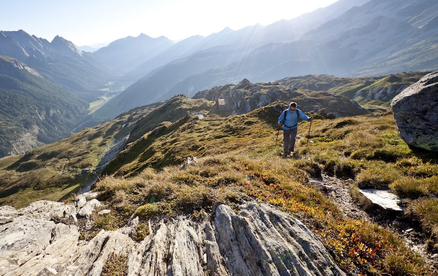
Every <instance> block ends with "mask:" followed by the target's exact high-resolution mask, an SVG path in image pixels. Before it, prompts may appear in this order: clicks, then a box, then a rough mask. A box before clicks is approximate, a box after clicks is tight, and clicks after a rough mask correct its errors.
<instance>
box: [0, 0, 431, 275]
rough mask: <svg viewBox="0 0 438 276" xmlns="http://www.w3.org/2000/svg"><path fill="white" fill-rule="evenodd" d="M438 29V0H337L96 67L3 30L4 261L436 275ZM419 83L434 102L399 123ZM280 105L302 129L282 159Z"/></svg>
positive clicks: (108, 53)
mask: <svg viewBox="0 0 438 276" xmlns="http://www.w3.org/2000/svg"><path fill="white" fill-rule="evenodd" d="M437 18H438V3H437V2H436V1H434V0H414V1H412V0H400V1H397V4H395V3H394V2H393V1H381V0H339V1H337V2H335V3H334V4H332V5H330V6H327V7H325V8H321V9H318V10H316V11H314V12H312V13H308V14H303V15H301V16H300V17H297V18H294V19H292V20H282V21H279V22H275V23H273V24H270V25H268V26H262V25H254V26H248V27H245V28H242V29H240V30H232V29H230V28H226V29H224V30H222V31H220V32H218V33H214V34H211V35H208V36H206V37H202V36H194V37H190V38H187V39H184V40H181V41H178V42H174V41H171V40H170V39H168V38H166V37H164V36H161V37H159V38H152V37H149V36H147V35H145V34H140V35H139V36H138V37H131V36H129V37H126V38H121V39H118V40H116V41H113V42H112V43H110V44H108V45H107V46H105V47H103V48H101V49H99V50H97V51H95V52H93V53H89V52H86V51H81V50H79V48H78V47H77V46H76V45H75V44H74V43H73V42H71V41H68V40H66V39H64V38H62V37H61V36H56V37H55V38H54V39H53V40H52V41H51V42H49V41H47V40H46V39H44V38H38V37H36V36H35V35H30V34H28V33H26V32H25V31H23V30H19V31H0V267H6V268H7V272H6V273H5V275H22V274H29V275H42V274H44V275H72V274H75V275H149V274H150V275H241V274H242V273H244V272H243V271H246V272H245V273H249V274H250V275H303V274H306V275H321V276H325V275H435V274H437V273H438V220H437V214H438V200H437V196H438V158H437V155H436V151H433V150H434V149H436V138H434V131H436V127H435V125H436V122H435V121H436V106H437V105H436V104H435V103H436V97H435V95H436V88H435V87H438V85H437V83H438V82H437V81H438V79H437V77H436V76H435V75H434V74H433V72H436V71H437V70H438V63H437V62H436V61H437V60H438V51H437V50H436V49H437V45H438V41H437V40H436V38H437V37H438V27H437V26H438V25H437V24H436V22H437ZM431 73H432V74H431ZM428 78H429V79H428ZM412 87H414V88H418V87H424V90H427V91H428V93H429V94H427V95H426V96H423V98H420V99H421V100H416V99H413V98H411V102H410V103H409V102H407V103H406V102H403V103H401V104H400V105H399V106H401V110H398V109H395V108H394V106H393V102H394V99H397V102H398V101H399V100H400V101H401V98H403V99H404V98H410V97H411V96H412V95H407V96H406V95H405V94H404V92H406V91H410V90H409V89H411V88H412ZM414 88H412V89H414ZM433 89H435V90H433ZM417 92H418V91H417ZM433 93H435V94H433ZM408 94H409V93H408ZM410 94H414V93H410ZM431 95H432V96H431ZM400 96H403V97H400ZM424 97H426V98H424ZM425 99H426V100H425ZM291 101H295V102H297V103H298V108H299V109H300V110H302V111H303V112H304V113H305V114H307V115H309V116H312V117H313V121H312V123H311V124H309V123H308V122H305V121H300V122H299V124H298V137H299V139H298V140H297V143H296V150H295V152H294V154H293V156H292V157H291V158H281V157H280V155H279V152H281V151H282V145H281V143H282V142H281V136H282V133H281V131H280V130H278V128H277V119H278V116H279V115H280V114H281V112H282V111H283V110H284V109H285V108H286V107H287V105H288V104H289V103H290V102H291ZM413 102H414V104H412V103H413ZM406 106H416V108H417V110H412V111H410V110H409V109H408V111H406V109H404V110H403V108H405V107H406ZM395 110H397V111H395ZM414 117H415V120H417V121H416V122H420V123H421V130H422V131H423V134H424V135H423V136H420V134H418V133H417V132H415V129H416V128H419V127H418V125H420V123H416V124H415V125H414V126H412V125H409V122H411V121H412V120H414ZM397 118H399V119H397ZM400 118H401V119H400ZM406 118H407V120H406V122H404V123H405V124H404V125H402V127H400V125H399V123H400V120H405V119H406ZM434 120H435V121H434ZM406 133H407V134H409V135H411V136H407V135H406ZM412 133H414V134H412ZM403 135H404V136H403ZM405 137H409V138H408V139H406V138H405ZM412 137H413V138H412ZM430 137H432V138H431V139H430ZM435 137H436V136H435ZM411 140H415V143H418V144H415V143H414V141H411ZM426 140H427V141H426ZM431 140H432V141H431ZM366 189H369V190H377V191H384V192H386V193H389V194H390V195H391V196H394V197H395V198H396V202H397V203H396V204H397V206H396V207H397V208H396V210H389V209H387V208H386V207H382V206H380V205H378V204H375V203H373V202H372V201H371V200H370V199H369V198H367V197H366V196H364V193H362V191H363V190H366ZM10 237H15V238H14V239H10ZM279 241H281V242H279ZM26 246H29V247H26ZM55 252H61V253H60V254H59V255H56V254H55ZM183 271H185V272H183ZM248 271H250V272H248ZM0 274H2V275H3V271H2V270H1V269H0Z"/></svg>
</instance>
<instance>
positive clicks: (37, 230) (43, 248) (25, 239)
mask: <svg viewBox="0 0 438 276" xmlns="http://www.w3.org/2000/svg"><path fill="white" fill-rule="evenodd" d="M93 197H94V196H91V197H90V196H81V197H80V198H78V199H77V200H76V202H75V206H73V205H67V204H63V203H58V202H50V201H39V202H35V203H32V204H31V205H30V206H29V207H27V208H23V209H20V210H16V209H14V208H12V207H8V206H3V207H0V268H1V269H0V272H1V273H0V274H1V275H101V273H102V272H103V271H104V270H105V271H106V272H108V269H110V268H108V267H110V266H108V265H107V264H108V263H111V262H112V260H114V258H115V257H114V256H117V257H118V258H117V260H118V261H117V263H118V264H122V265H121V266H120V267H119V268H118V269H119V270H120V269H122V270H123V271H119V270H118V271H117V272H118V273H119V275H191V276H193V275H206V274H208V275H324V276H326V275H345V273H344V272H343V271H342V270H340V269H339V268H338V266H337V265H336V264H335V263H334V262H333V261H332V260H331V257H330V255H329V253H328V252H327V251H326V249H325V248H324V246H323V245H322V243H321V242H320V241H319V240H318V239H316V238H315V236H314V234H313V233H312V232H311V231H309V229H307V228H306V227H305V226H304V225H303V224H302V223H301V222H300V221H298V220H297V219H295V218H293V217H292V216H290V215H288V214H286V213H284V212H281V211H279V210H277V209H276V208H274V207H272V206H270V205H267V204H260V205H259V204H256V203H247V204H244V205H241V206H240V211H239V213H238V214H236V213H235V212H234V211H233V210H232V209H231V208H230V207H229V206H226V205H220V206H218V207H217V209H216V212H215V216H214V220H212V221H204V222H202V223H196V222H194V221H192V220H190V219H188V218H186V217H177V218H174V219H172V220H169V221H160V222H157V223H156V224H155V225H150V234H149V235H148V236H146V238H145V239H144V240H142V241H140V242H135V241H133V240H132V239H131V238H130V237H129V234H130V232H131V231H134V230H133V229H134V228H135V225H136V223H137V222H138V219H133V220H132V221H131V223H130V225H128V226H126V227H124V228H121V229H118V230H117V231H105V230H101V231H100V232H99V233H98V234H97V235H96V236H95V237H94V238H93V239H92V240H90V241H88V242H87V241H84V240H81V239H80V230H79V228H78V226H77V224H76V221H77V220H78V219H85V218H83V217H82V218H81V217H80V216H78V214H79V211H80V209H82V208H84V206H88V205H93V206H94V205H95V204H93V203H91V202H95V199H93ZM89 202H90V204H88V205H87V203H89ZM102 214H103V215H104V214H105V212H103V213H102ZM67 221H68V222H69V223H66V222H67Z"/></svg>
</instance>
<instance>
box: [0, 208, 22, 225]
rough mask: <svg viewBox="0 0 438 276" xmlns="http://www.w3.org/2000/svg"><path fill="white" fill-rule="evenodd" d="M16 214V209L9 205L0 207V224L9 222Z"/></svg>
mask: <svg viewBox="0 0 438 276" xmlns="http://www.w3.org/2000/svg"><path fill="white" fill-rule="evenodd" d="M17 216H18V211H17V210H16V209H15V208H14V207H11V206H1V207H0V225H1V224H5V223H7V222H11V221H13V220H14V218H16V217H17Z"/></svg>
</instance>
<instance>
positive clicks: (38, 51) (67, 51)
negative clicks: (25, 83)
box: [0, 30, 115, 98]
mask: <svg viewBox="0 0 438 276" xmlns="http://www.w3.org/2000/svg"><path fill="white" fill-rule="evenodd" d="M0 45H1V47H0V55H3V56H8V57H12V58H15V59H17V60H20V61H21V62H23V63H26V64H28V65H29V66H31V67H33V68H35V69H36V70H38V71H39V72H40V73H41V74H44V75H46V76H48V77H50V78H51V79H52V80H53V81H55V82H56V83H58V84H60V85H64V86H66V87H67V88H68V89H70V90H71V91H73V92H76V93H78V94H79V95H80V96H82V97H83V98H85V97H87V96H90V92H91V91H96V90H97V89H99V88H102V86H103V85H104V84H105V83H107V82H108V81H110V80H113V79H114V77H115V75H114V74H113V73H112V72H111V71H110V70H108V69H107V68H106V67H105V66H104V65H103V63H102V62H100V61H99V60H98V59H96V58H95V57H94V56H92V55H91V54H90V53H86V52H82V51H80V50H79V49H78V48H77V47H76V45H74V44H73V43H72V42H70V41H67V40H65V39H63V38H62V37H60V36H56V37H55V38H54V39H53V41H52V42H49V41H47V40H46V39H44V38H38V37H35V36H31V35H29V34H28V33H26V32H25V31H23V30H19V31H16V32H13V31H10V32H7V31H0ZM91 96H92V93H91Z"/></svg>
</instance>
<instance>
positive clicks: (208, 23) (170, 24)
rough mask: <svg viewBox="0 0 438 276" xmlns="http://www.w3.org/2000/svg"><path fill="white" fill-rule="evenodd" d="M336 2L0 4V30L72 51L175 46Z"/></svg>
mask: <svg viewBox="0 0 438 276" xmlns="http://www.w3.org/2000/svg"><path fill="white" fill-rule="evenodd" d="M336 1H338V0H306V1H297V0H270V1H262V0H127V1H121V0H74V1H70V0H68V1H59V0H38V1H35V0H20V1H11V0H0V7H1V9H0V30H2V31H18V30H20V29H21V30H23V31H25V32H27V33H29V34H31V35H35V36H37V37H41V38H45V39H47V40H49V41H51V40H52V39H53V38H54V37H55V36H56V35H59V36H61V37H63V38H65V39H67V40H70V41H72V42H73V43H75V44H76V45H78V46H83V45H89V46H93V45H98V44H108V43H110V42H112V41H114V40H117V39H120V38H124V37H127V36H134V37H136V36H138V35H139V34H141V33H144V34H146V35H148V36H151V37H159V36H166V37H167V38H169V39H172V40H175V41H178V40H181V39H184V38H187V37H190V36H193V35H202V36H207V35H209V34H212V33H216V32H219V31H221V30H223V29H224V28H226V27H230V28H231V29H233V30H238V29H241V28H243V27H246V26H251V25H255V24H257V23H259V24H262V25H268V24H271V23H273V22H276V21H279V20H281V19H286V20H288V19H292V18H294V17H297V16H299V15H301V14H303V13H307V12H311V11H314V10H316V9H318V8H320V7H325V6H328V5H330V4H332V3H334V2H336Z"/></svg>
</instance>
